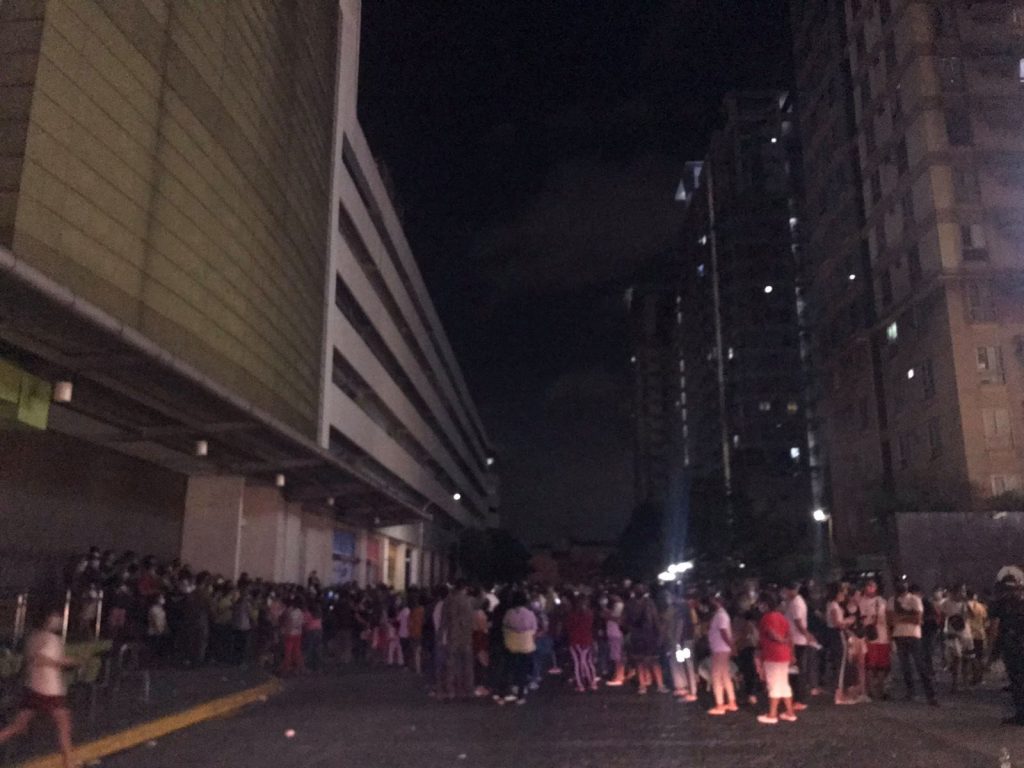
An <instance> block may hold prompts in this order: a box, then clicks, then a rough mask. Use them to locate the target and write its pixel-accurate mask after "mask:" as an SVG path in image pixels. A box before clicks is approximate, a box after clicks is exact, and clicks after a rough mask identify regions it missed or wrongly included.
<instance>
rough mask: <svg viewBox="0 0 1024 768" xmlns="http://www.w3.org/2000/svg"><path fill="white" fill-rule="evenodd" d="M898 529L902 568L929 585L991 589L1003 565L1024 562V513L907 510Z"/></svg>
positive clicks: (903, 571)
mask: <svg viewBox="0 0 1024 768" xmlns="http://www.w3.org/2000/svg"><path fill="white" fill-rule="evenodd" d="M896 529H897V535H898V543H899V557H898V562H897V564H898V566H899V568H900V571H901V573H905V574H907V576H908V577H909V579H910V580H911V581H914V582H917V583H918V584H920V585H921V586H922V587H924V588H925V589H931V588H932V587H935V586H937V585H947V586H948V585H953V584H957V583H967V584H969V585H970V586H972V587H974V588H975V589H978V590H986V589H989V588H991V587H992V586H993V585H994V584H995V579H996V573H997V572H998V571H999V569H1000V568H1001V567H1003V566H1004V565H1010V564H1015V565H1024V550H1022V548H1021V542H1022V541H1024V512H998V513H978V512H904V513H900V514H899V515H897V516H896Z"/></svg>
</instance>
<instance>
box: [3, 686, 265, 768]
mask: <svg viewBox="0 0 1024 768" xmlns="http://www.w3.org/2000/svg"><path fill="white" fill-rule="evenodd" d="M280 690H281V682H280V681H279V680H271V681H269V682H266V683H264V684H263V685H258V686H256V687H255V688H248V689H246V690H244V691H240V692H238V693H233V694H231V695H230V696H222V697H221V698H219V699H212V700H211V701H207V702H204V703H202V704H200V705H198V706H195V707H192V708H191V709H186V710H184V711H182V712H176V713H175V714H173V715H168V716H167V717H161V718H159V719H157V720H151V721H150V722H148V723H141V724H140V725H136V726H133V727H131V728H126V729H125V730H123V731H118V732H117V733H113V734H111V735H110V736H104V737H103V738H101V739H96V740H95V741H89V742H86V743H85V744H80V745H78V746H76V747H75V760H76V761H78V762H82V763H88V762H90V761H92V760H99V759H100V758H103V757H107V756H108V755H113V754H114V753H116V752H123V751H124V750H126V749H131V748H132V747H137V746H138V745H139V744H145V743H146V742H147V741H152V740H154V739H159V738H161V737H163V736H166V735H167V734H169V733H174V732H175V731H180V730H182V729H184V728H189V727H190V726H193V725H196V724H197V723H201V722H203V721H204V720H211V719H213V718H215V717H223V716H224V715H228V714H231V713H232V712H235V711H237V710H239V709H241V708H242V707H245V706H247V705H249V704H252V703H254V702H257V701H262V700H263V699H264V698H266V697H268V696H272V695H273V694H275V693H277V692H278V691H280ZM61 765H62V763H61V758H60V755H59V754H57V753H54V754H52V755H45V756H43V757H37V758H35V759H33V760H29V761H27V762H24V763H21V764H20V765H18V766H17V767H16V768H61Z"/></svg>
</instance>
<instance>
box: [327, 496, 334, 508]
mask: <svg viewBox="0 0 1024 768" xmlns="http://www.w3.org/2000/svg"><path fill="white" fill-rule="evenodd" d="M327 506H328V507H333V506H334V497H333V496H328V497H327Z"/></svg>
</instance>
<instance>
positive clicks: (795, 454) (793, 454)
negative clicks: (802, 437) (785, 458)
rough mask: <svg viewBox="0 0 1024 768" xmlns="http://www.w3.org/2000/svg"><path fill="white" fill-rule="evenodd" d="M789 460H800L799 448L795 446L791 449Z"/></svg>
mask: <svg viewBox="0 0 1024 768" xmlns="http://www.w3.org/2000/svg"><path fill="white" fill-rule="evenodd" d="M789 458H791V459H799V458H800V449H799V448H797V447H796V446H795V445H794V446H793V447H792V448H790V449H789Z"/></svg>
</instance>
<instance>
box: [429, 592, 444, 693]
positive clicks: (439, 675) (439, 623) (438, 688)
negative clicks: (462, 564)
mask: <svg viewBox="0 0 1024 768" xmlns="http://www.w3.org/2000/svg"><path fill="white" fill-rule="evenodd" d="M447 599H448V587H446V586H443V585H442V586H440V587H438V588H437V592H436V594H435V598H434V603H433V606H432V607H431V608H430V628H431V630H432V631H431V632H430V636H431V645H430V651H431V657H432V661H433V664H432V665H431V669H432V670H433V677H434V679H433V690H432V691H431V694H430V695H432V696H436V697H437V698H439V699H443V698H446V697H447V691H446V689H445V676H446V675H447V674H448V673H447V668H448V643H447V639H446V637H445V635H446V627H445V624H444V602H445V600H447Z"/></svg>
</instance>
